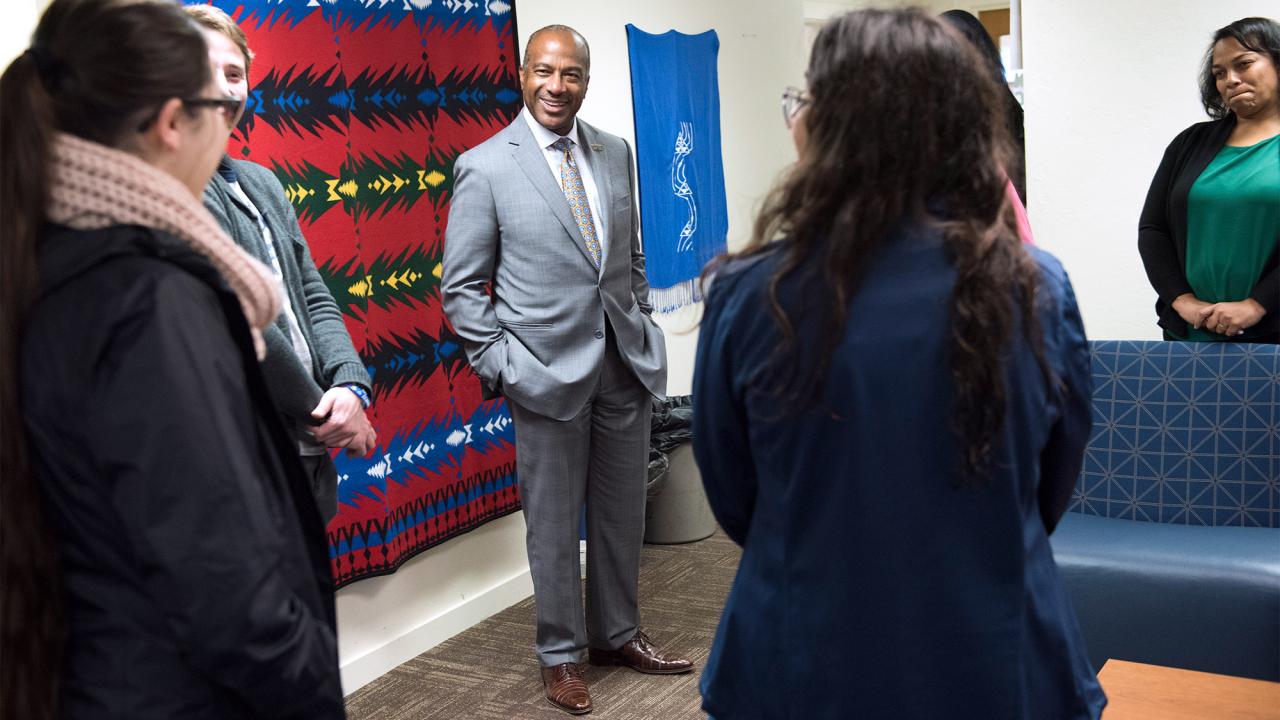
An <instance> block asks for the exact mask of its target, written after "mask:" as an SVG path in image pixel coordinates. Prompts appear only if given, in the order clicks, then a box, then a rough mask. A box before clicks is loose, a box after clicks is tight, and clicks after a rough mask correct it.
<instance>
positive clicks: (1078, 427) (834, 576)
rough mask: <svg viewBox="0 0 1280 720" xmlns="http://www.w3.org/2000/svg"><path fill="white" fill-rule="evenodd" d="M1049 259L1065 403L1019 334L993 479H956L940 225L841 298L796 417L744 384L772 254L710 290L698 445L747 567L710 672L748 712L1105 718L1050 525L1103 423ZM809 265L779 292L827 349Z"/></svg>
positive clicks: (697, 394)
mask: <svg viewBox="0 0 1280 720" xmlns="http://www.w3.org/2000/svg"><path fill="white" fill-rule="evenodd" d="M1028 251H1029V252H1032V253H1034V254H1035V257H1036V260H1037V261H1038V263H1039V265H1040V267H1041V268H1042V271H1043V273H1042V274H1043V286H1042V293H1041V294H1042V296H1043V299H1044V303H1043V315H1042V323H1043V334H1044V340H1045V347H1046V353H1047V358H1048V361H1049V363H1050V365H1051V367H1052V369H1053V370H1054V371H1055V372H1056V373H1057V374H1058V376H1059V377H1060V378H1061V380H1062V381H1063V385H1064V391H1063V392H1062V393H1060V394H1059V393H1051V392H1049V391H1048V389H1047V385H1046V383H1045V381H1044V379H1043V376H1042V373H1041V371H1040V369H1039V366H1038V364H1037V362H1036V360H1035V358H1034V355H1033V354H1032V351H1031V350H1030V348H1029V346H1028V345H1027V344H1026V343H1025V342H1023V341H1021V339H1020V337H1021V336H1020V335H1019V336H1018V337H1019V339H1018V340H1016V341H1015V342H1014V345H1013V347H1012V349H1011V352H1010V354H1009V361H1008V363H1007V365H1006V368H1005V378H1006V380H1005V382H1006V386H1007V388H1008V398H1009V400H1008V407H1007V414H1006V416H1005V422H1004V426H1003V430H1002V433H1001V434H1000V436H999V445H998V446H997V447H996V448H995V450H994V454H993V461H994V462H993V464H992V467H993V468H994V470H993V471H992V472H991V476H990V478H989V479H988V480H987V481H986V482H985V483H984V484H982V485H981V487H978V488H977V489H973V487H972V486H966V487H964V488H962V487H959V477H958V475H957V467H958V465H959V460H960V452H961V451H960V445H959V442H958V441H957V440H956V439H955V437H954V436H953V434H952V432H951V430H950V427H949V423H950V406H951V398H952V381H951V377H950V374H949V372H948V369H947V363H946V355H945V353H946V350H947V345H948V339H949V330H950V323H951V318H950V311H949V306H950V305H949V302H950V300H949V298H950V294H951V291H952V286H953V284H954V271H953V268H952V267H951V265H950V263H949V262H948V260H947V257H946V253H945V251H944V248H943V246H942V239H941V234H940V233H939V232H938V231H936V230H924V229H918V230H912V231H906V232H902V233H900V234H899V235H898V236H897V237H896V238H895V239H893V240H892V241H891V242H889V244H888V245H887V247H885V248H884V249H883V250H882V251H881V252H880V253H879V254H878V255H877V257H876V259H875V260H874V262H873V264H872V265H871V267H870V270H869V272H868V273H867V274H866V276H865V281H864V283H863V285H862V286H861V288H860V289H859V290H858V292H857V293H856V294H855V296H854V297H853V298H852V300H851V302H850V305H849V315H848V322H847V324H846V327H845V333H844V337H843V339H842V341H841V342H840V344H839V345H838V347H837V349H836V351H835V354H834V356H833V358H832V362H831V367H830V372H829V375H828V379H827V382H826V385H825V388H824V390H823V392H822V403H821V407H819V408H817V409H814V410H810V411H806V412H804V413H801V414H799V415H785V414H783V413H782V412H781V411H780V409H779V407H778V404H777V401H776V400H775V399H774V398H773V397H772V396H770V395H769V394H768V393H766V392H762V391H761V390H760V389H759V388H757V383H753V382H752V379H753V378H755V377H758V376H759V374H760V373H762V370H763V368H765V367H766V364H767V363H768V361H769V360H770V356H771V354H772V352H773V351H774V348H775V346H776V345H777V344H778V342H779V337H780V335H779V332H778V330H777V328H776V326H775V323H774V320H773V318H772V316H771V315H770V314H769V312H768V310H767V308H768V300H767V298H766V297H765V295H764V289H765V287H766V285H767V283H768V281H769V278H770V277H771V275H772V273H773V271H774V269H775V267H776V265H777V262H778V259H779V258H778V255H777V254H776V253H768V254H765V255H763V256H760V257H758V258H756V259H753V260H747V261H740V262H737V263H734V264H731V265H729V266H728V267H727V269H726V270H725V271H723V272H721V273H720V274H719V276H718V277H717V278H716V280H715V282H714V284H713V285H712V287H711V289H710V294H709V297H708V299H707V304H706V313H705V316H704V319H703V322H702V329H701V334H700V337H699V342H698V356H697V366H696V369H695V376H694V386H693V395H694V422H693V445H694V452H695V454H696V457H697V460H698V465H699V467H700V468H701V471H702V477H703V481H704V482H705V484H706V489H707V494H708V497H709V498H710V500H711V505H712V508H713V509H714V511H715V515H716V518H717V519H718V520H719V521H720V524H721V526H722V527H723V528H724V530H725V532H726V533H728V535H729V536H730V537H731V538H733V540H734V541H735V542H737V543H739V544H740V545H742V546H743V555H742V561H741V565H740V566H739V569H738V576H737V578H736V580H735V581H734V585H733V589H732V591H731V593H730V595H729V599H728V602H727V604H726V607H725V610H724V615H723V617H722V618H721V620H720V627H719V631H718V633H717V635H716V639H715V644H714V646H713V648H712V651H711V657H710V659H709V660H708V662H707V667H706V670H705V672H704V674H703V678H702V692H703V698H704V704H703V707H704V709H705V710H707V711H708V712H709V713H711V714H712V715H714V716H715V717H716V720H731V719H736V718H806V719H807V720H816V719H821V718H832V719H836V718H851V717H856V718H859V719H860V720H874V719H875V718H892V719H893V720H908V719H911V718H921V719H923V720H934V719H936V718H949V719H952V720H955V719H963V718H974V719H975V720H976V719H981V720H1002V719H1015V718H1016V719H1026V720H1032V719H1034V720H1058V719H1063V720H1065V719H1067V718H1071V719H1075V718H1096V717H1098V716H1099V714H1100V712H1101V709H1102V707H1103V705H1104V704H1105V698H1104V696H1103V694H1102V690H1101V688H1100V687H1099V685H1098V683H1097V679H1096V677H1095V675H1094V673H1093V671H1092V669H1091V668H1090V665H1089V662H1088V659H1087V657H1086V654H1085V648H1084V646H1083V641H1082V640H1081V636H1080V632H1079V629H1078V627H1077V623H1076V619H1075V615H1074V612H1073V611H1072V609H1071V606H1070V604H1069V602H1068V599H1067V595H1066V593H1065V591H1064V589H1063V586H1062V583H1061V580H1060V578H1059V575H1058V570H1057V567H1056V566H1055V565H1054V562H1053V556H1052V554H1051V551H1050V547H1049V542H1048V533H1049V532H1050V531H1051V529H1052V527H1053V525H1054V524H1055V523H1056V521H1057V519H1058V518H1059V517H1060V516H1061V514H1062V513H1063V512H1064V511H1065V509H1066V505H1067V502H1068V500H1069V499H1070V493H1071V489H1072V487H1073V485H1074V483H1075V479H1076V474H1077V472H1078V471H1079V468H1080V464H1081V458H1082V455H1083V451H1084V446H1085V443H1086V441H1087V440H1088V435H1089V428H1090V408H1089V354H1088V346H1087V344H1086V342H1085V336H1084V330H1083V328H1082V326H1081V322H1080V316H1079V313H1078V311H1077V309H1076V303H1075V298H1074V296H1073V295H1072V291H1071V286H1070V284H1069V282H1068V280H1067V277H1066V274H1065V273H1064V272H1063V270H1062V268H1061V266H1060V265H1059V264H1058V262H1057V261H1056V260H1054V259H1053V258H1052V257H1050V256H1049V255H1047V254H1045V253H1043V252H1040V251H1037V250H1035V249H1034V248H1029V249H1028ZM813 270H814V268H813V267H812V264H811V266H810V267H806V268H803V269H802V270H801V271H800V272H799V273H798V274H793V275H792V276H791V277H790V278H789V279H788V280H786V281H784V282H783V284H782V286H781V288H780V297H781V301H782V303H783V305H784V307H788V308H791V309H793V310H794V309H796V308H807V310H806V311H804V312H801V313H800V314H799V318H800V319H799V320H798V328H797V330H798V334H799V337H800V339H801V346H802V347H806V348H810V349H811V348H814V347H815V346H816V345H817V343H816V337H815V336H816V333H817V329H816V325H817V321H816V320H815V314H814V312H813V311H814V309H815V308H817V307H820V303H821V302H823V301H824V300H825V298H823V297H821V296H820V295H819V293H821V292H822V290H821V285H820V284H819V283H818V282H816V281H815V273H814V272H813Z"/></svg>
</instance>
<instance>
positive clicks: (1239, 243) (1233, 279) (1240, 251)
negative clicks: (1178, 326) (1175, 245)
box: [1186, 135, 1280, 341]
mask: <svg viewBox="0 0 1280 720" xmlns="http://www.w3.org/2000/svg"><path fill="white" fill-rule="evenodd" d="M1278 242H1280V135H1276V136H1275V137H1272V138H1270V139H1267V140H1263V141H1262V142H1260V143H1257V144H1254V145H1249V146H1247V147H1233V146H1230V145H1226V146H1223V148H1222V150H1220V151H1219V152H1218V155H1217V157H1215V158H1214V159H1213V162H1211V163H1209V166H1208V167H1206V168H1205V169H1204V172H1202V173H1200V177H1199V178H1197V179H1196V181H1195V184H1193V185H1192V186H1191V192H1190V194H1189V195H1188V196H1187V266H1186V273H1187V282H1188V283H1189V284H1190V285H1191V290H1192V291H1193V292H1194V293H1195V295H1196V297H1198V298H1200V299H1201V300H1204V301H1205V302H1211V303H1212V302H1237V301H1240V300H1244V299H1245V298H1247V297H1249V293H1251V292H1253V288H1254V285H1256V284H1257V282H1258V278H1259V277H1260V276H1261V275H1262V267H1263V265H1265V264H1266V262H1267V259H1268V258H1269V257H1271V254H1272V253H1273V252H1275V251H1276V243H1278ZM1187 330H1188V335H1187V339H1189V340H1198V341H1213V340H1222V339H1223V336H1222V335H1218V334H1217V333H1212V332H1206V331H1204V330H1194V329H1191V328H1190V327H1188V328H1187Z"/></svg>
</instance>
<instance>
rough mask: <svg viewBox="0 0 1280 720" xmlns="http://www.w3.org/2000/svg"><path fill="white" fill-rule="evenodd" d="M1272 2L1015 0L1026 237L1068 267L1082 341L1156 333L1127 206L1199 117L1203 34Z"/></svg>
mask: <svg viewBox="0 0 1280 720" xmlns="http://www.w3.org/2000/svg"><path fill="white" fill-rule="evenodd" d="M1249 15H1263V16H1270V17H1277V16H1278V15H1280V4H1278V3H1277V2H1276V0H1217V1H1215V2H1204V1H1203V0H1162V1H1160V2H1156V1H1155V0H1143V1H1141V2H1139V1H1136V0H1135V1H1129V2H1115V1H1114V0H1023V3H1022V29H1023V65H1024V68H1025V71H1026V75H1025V85H1024V91H1025V97H1026V128H1027V167H1028V173H1027V185H1028V187H1027V195H1028V197H1029V199H1030V203H1029V204H1030V208H1029V211H1030V216H1031V225H1032V228H1033V229H1034V231H1035V235H1036V242H1037V243H1039V244H1040V245H1041V246H1042V247H1044V248H1046V249H1047V250H1049V251H1051V252H1053V253H1054V254H1055V255H1057V256H1058V257H1059V258H1061V259H1062V261H1063V263H1064V264H1065V265H1066V268H1067V271H1068V272H1069V273H1071V278H1072V282H1073V283H1074V285H1075V290H1076V295H1077V297H1078V298H1079V301H1080V306H1081V310H1082V312H1083V315H1084V321H1085V325H1086V329H1087V331H1088V333H1089V335H1090V336H1091V337H1094V338H1147V339H1159V337H1160V331H1159V329H1158V328H1157V327H1156V324H1155V320H1156V317H1155V311H1154V310H1153V309H1152V304H1153V303H1154V302H1155V297H1156V295H1155V291H1153V290H1152V289H1151V286H1150V285H1149V284H1148V283H1147V278H1146V274H1145V273H1144V272H1143V269H1142V261H1141V260H1140V258H1139V257H1138V248H1137V235H1138V232H1137V230H1138V213H1139V212H1140V211H1141V210H1142V202H1143V200H1144V199H1145V197H1146V192H1147V188H1148V186H1149V185H1150V183H1151V176H1152V175H1153V174H1154V173H1155V169H1156V165H1157V164H1159V162H1160V157H1161V156H1162V155H1163V153H1164V149H1165V146H1166V145H1168V143H1169V141H1170V140H1172V139H1173V137H1174V135H1176V134H1177V133H1178V132H1179V131H1181V130H1182V129H1183V128H1185V127H1187V126H1188V125H1191V124H1192V123H1195V122H1200V121H1202V120H1206V119H1207V117H1206V116H1205V114H1204V111H1203V110H1202V109H1201V107H1200V104H1199V99H1198V98H1199V94H1198V90H1197V79H1198V71H1199V62H1200V59H1201V57H1202V56H1203V54H1204V51H1205V49H1206V48H1207V47H1208V43H1209V39H1210V37H1212V33H1213V32H1214V31H1215V30H1217V29H1218V28H1220V27H1222V26H1224V25H1226V24H1228V23H1230V22H1232V21H1234V20H1238V19H1240V18H1242V17H1246V16H1249Z"/></svg>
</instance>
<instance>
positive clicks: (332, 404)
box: [311, 387, 378, 457]
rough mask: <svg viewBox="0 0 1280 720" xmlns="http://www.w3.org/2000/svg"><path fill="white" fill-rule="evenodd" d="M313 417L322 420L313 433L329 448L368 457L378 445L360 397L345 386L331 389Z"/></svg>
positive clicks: (322, 399)
mask: <svg viewBox="0 0 1280 720" xmlns="http://www.w3.org/2000/svg"><path fill="white" fill-rule="evenodd" d="M311 416H312V417H314V418H315V419H316V420H319V421H322V422H321V424H320V425H317V426H315V427H313V428H311V434H312V435H313V436H314V437H315V439H316V442H321V443H324V445H325V447H330V448H346V449H347V452H348V453H349V454H351V455H355V456H357V457H368V455H369V453H371V452H373V448H374V447H375V446H376V445H377V443H378V434H377V433H376V432H374V429H373V425H372V424H370V423H369V418H368V416H366V415H365V412H364V405H363V404H362V403H361V402H360V398H358V397H356V395H355V393H353V392H351V391H350V390H348V389H346V388H344V387H336V388H330V389H329V391H328V392H326V393H325V394H324V396H322V397H321V398H320V404H319V405H316V409H315V410H312V411H311Z"/></svg>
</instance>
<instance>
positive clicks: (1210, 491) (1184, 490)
mask: <svg viewBox="0 0 1280 720" xmlns="http://www.w3.org/2000/svg"><path fill="white" fill-rule="evenodd" d="M1090 346H1091V350H1092V353H1093V415H1094V418H1093V422H1094V426H1093V434H1092V436H1091V438H1090V440H1089V446H1088V448H1087V449H1086V451H1085V459H1084V468H1083V470H1082V471H1081V473H1080V478H1079V480H1078V481H1077V483H1076V489H1075V492H1074V493H1073V496H1072V500H1071V505H1070V508H1069V509H1070V510H1071V511H1074V512H1078V513H1083V514H1086V515H1099V516H1102V517H1110V518H1123V519H1128V520H1143V521H1148V522H1161V523H1174V524H1182V525H1213V526H1225V525H1236V526H1245V527H1269V528H1276V527H1280V346H1277V345H1250V344H1233V343H1182V342H1164V341H1150V342H1144V341H1131V340H1101V341H1093V342H1091V343H1090Z"/></svg>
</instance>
